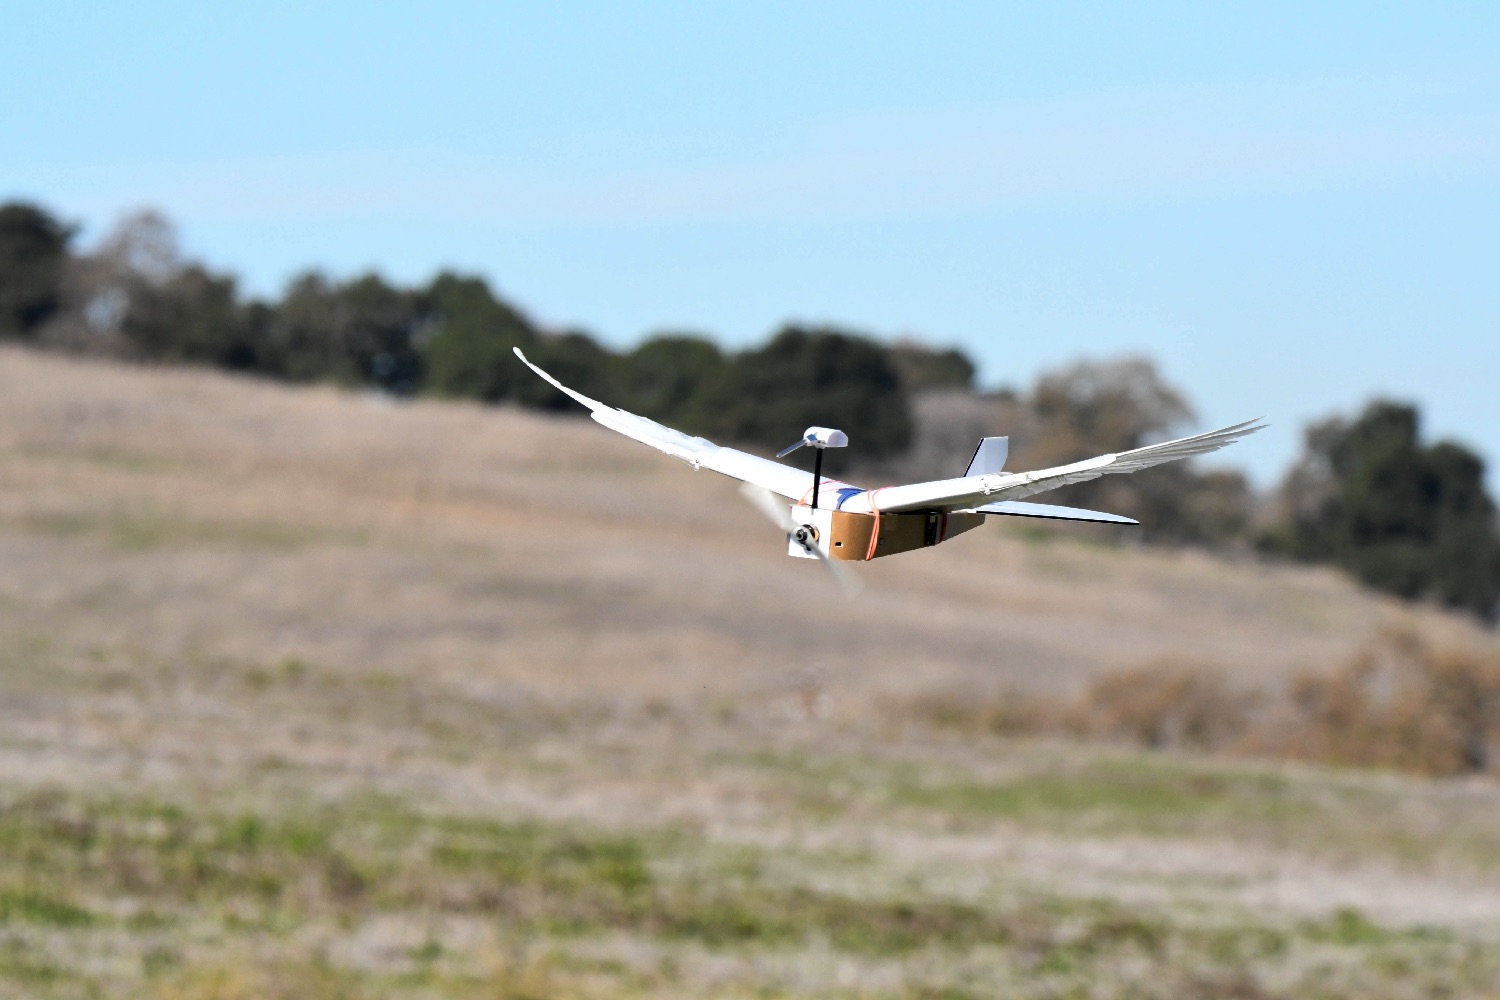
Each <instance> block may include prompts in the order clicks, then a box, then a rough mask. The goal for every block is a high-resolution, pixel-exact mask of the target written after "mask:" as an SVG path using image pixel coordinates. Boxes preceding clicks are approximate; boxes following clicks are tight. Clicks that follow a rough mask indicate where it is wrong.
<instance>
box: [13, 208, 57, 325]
mask: <svg viewBox="0 0 1500 1000" xmlns="http://www.w3.org/2000/svg"><path fill="white" fill-rule="evenodd" d="M72 236H73V231H72V229H70V228H68V227H67V226H64V225H63V224H62V223H60V222H58V221H57V220H56V219H54V218H53V217H52V216H50V215H48V214H47V213H46V212H44V211H43V210H42V209H40V208H38V207H36V206H35V205H28V204H26V203H24V202H11V203H10V204H6V205H0V337H25V336H28V335H30V334H31V333H32V332H33V331H34V330H35V329H36V328H37V327H38V326H40V325H41V323H42V322H43V321H44V320H46V319H47V318H48V317H49V316H51V315H52V314H53V313H55V312H56V311H57V310H58V308H59V307H60V306H61V304H62V285H63V274H64V271H65V269H66V268H67V264H68V241H69V240H70V239H72Z"/></svg>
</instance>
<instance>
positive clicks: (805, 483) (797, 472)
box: [511, 347, 844, 500]
mask: <svg viewBox="0 0 1500 1000" xmlns="http://www.w3.org/2000/svg"><path fill="white" fill-rule="evenodd" d="M511 349H512V350H513V351H515V353H516V357H518V358H520V359H521V361H522V362H524V363H525V365H526V367H527V368H530V369H531V370H532V371H534V372H536V373H537V375H539V376H541V377H542V378H543V379H544V380H545V381H546V382H548V383H549V384H550V385H552V386H553V387H554V388H555V389H557V390H558V391H559V392H562V393H565V394H567V395H568V396H571V397H572V398H573V399H575V400H577V401H578V402H579V403H582V404H583V405H584V406H586V407H588V409H589V412H590V415H591V416H592V417H593V418H594V420H595V421H597V422H598V423H600V424H603V425H604V426H605V427H608V428H609V429H610V430H612V431H614V432H615V433H617V434H623V435H625V436H626V437H628V438H631V439H632V440H635V441H639V442H640V443H641V444H644V445H648V446H650V447H652V448H655V449H656V450H657V451H659V452H662V453H664V454H667V455H671V456H672V457H673V458H675V459H678V460H679V461H682V462H686V463H687V464H688V465H691V466H692V467H693V468H694V469H699V468H703V469H710V470H712V471H714V472H717V473H720V474H721V475H725V476H729V477H730V478H732V479H738V480H740V481H741V482H745V483H752V484H754V485H756V486H759V487H761V488H762V489H767V490H770V491H771V492H772V493H777V494H780V495H781V496H784V497H786V498H788V499H790V500H800V499H801V498H802V497H803V496H804V495H805V494H807V493H808V492H810V491H811V490H812V485H813V477H812V473H811V472H803V471H802V470H801V469H794V468H792V467H791V466H789V465H782V464H781V463H780V462H773V461H771V460H770V459H768V458H761V457H760V456H759V455H751V454H749V453H748V452H743V451H738V450H736V449H734V448H722V447H720V446H719V445H716V444H714V443H713V442H712V441H709V440H708V439H706V438H701V437H693V436H691V435H688V434H684V433H682V432H681V431H678V430H673V429H672V428H670V427H667V426H666V425H664V424H659V423H657V422H656V421H655V420H649V419H647V418H646V417H642V416H637V415H636V414H634V413H630V412H629V411H627V410H621V409H619V408H617V407H614V406H608V405H606V404H604V403H601V402H599V401H598V400H597V399H590V398H589V397H588V396H585V395H584V394H583V393H581V392H576V391H574V390H572V389H569V388H568V387H567V386H565V385H563V384H562V383H561V382H559V381H558V380H557V379H555V378H553V377H552V376H551V375H549V374H547V373H546V372H545V371H543V370H542V369H540V368H538V367H537V366H536V365H534V364H532V363H531V361H530V360H529V359H528V358H527V357H526V355H525V354H522V353H521V349H520V348H519V347H513V348H511ZM830 483H832V485H834V486H842V485H844V484H842V483H834V482H833V481H832V480H829V479H826V478H825V479H824V488H828V487H829V484H830Z"/></svg>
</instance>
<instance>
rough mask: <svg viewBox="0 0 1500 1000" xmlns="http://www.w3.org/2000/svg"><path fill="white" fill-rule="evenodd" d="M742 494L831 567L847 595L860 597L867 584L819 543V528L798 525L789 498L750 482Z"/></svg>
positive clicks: (777, 525) (831, 571) (804, 547)
mask: <svg viewBox="0 0 1500 1000" xmlns="http://www.w3.org/2000/svg"><path fill="white" fill-rule="evenodd" d="M740 493H741V494H743V495H744V497H745V499H746V500H749V501H750V503H752V504H753V505H754V506H755V509H756V510H758V511H760V512H761V513H762V514H764V515H766V520H768V521H770V522H771V523H772V524H774V525H776V527H778V528H780V529H781V530H782V531H784V532H786V533H787V535H789V536H790V537H791V539H792V541H794V542H796V543H797V544H798V545H800V546H802V550H803V551H804V552H806V553H807V554H808V555H812V556H817V557H818V559H819V560H821V561H822V563H823V565H824V566H827V567H828V572H830V573H832V574H833V579H834V581H835V582H836V583H837V584H838V585H839V589H840V590H842V591H843V592H844V596H845V597H848V598H853V597H856V596H858V594H859V592H860V590H861V588H862V587H863V584H861V583H860V580H859V577H858V576H856V575H855V574H854V572H853V571H852V570H851V569H849V567H847V566H841V565H839V564H838V563H836V562H834V561H833V560H832V559H830V558H828V553H826V552H824V551H823V550H822V548H820V547H819V546H818V529H817V528H815V527H813V526H812V525H810V524H798V523H797V519H796V518H795V517H793V516H792V512H791V510H790V509H789V508H788V507H787V505H786V501H785V500H781V499H778V498H777V497H776V495H775V494H773V493H772V492H771V491H770V490H768V489H764V488H762V487H760V486H752V485H751V484H750V483H744V484H743V485H741V486H740Z"/></svg>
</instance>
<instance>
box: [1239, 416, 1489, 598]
mask: <svg viewBox="0 0 1500 1000" xmlns="http://www.w3.org/2000/svg"><path fill="white" fill-rule="evenodd" d="M1283 498H1284V500H1285V501H1286V514H1285V516H1284V519H1283V522H1282V524H1281V525H1279V526H1278V527H1277V529H1276V530H1275V531H1274V532H1272V533H1271V534H1269V535H1268V536H1267V537H1266V539H1265V544H1266V546H1267V547H1268V548H1270V549H1272V550H1274V551H1281V552H1284V553H1286V554H1289V555H1292V556H1294V557H1296V558H1299V559H1306V560H1314V561H1320V562H1333V563H1336V564H1338V565H1340V566H1343V567H1344V568H1346V569H1348V570H1349V571H1350V572H1352V573H1354V574H1355V575H1356V576H1357V577H1359V579H1360V580H1362V581H1363V582H1364V583H1366V584H1368V585H1369V586H1372V587H1375V588H1377V589H1379V590H1385V591H1388V592H1390V593H1393V594H1398V595H1400V596H1402V597H1407V598H1418V597H1423V598H1431V599H1435V600H1437V601H1440V602H1441V603H1443V604H1445V605H1448V606H1450V607H1457V608H1464V609H1467V610H1469V611H1473V612H1475V613H1476V614H1479V615H1481V616H1483V617H1485V618H1490V619H1493V618H1494V617H1495V613H1496V604H1497V601H1500V531H1497V528H1496V521H1495V505H1494V503H1493V501H1491V499H1490V497H1489V496H1488V494H1486V492H1485V490H1484V464H1483V462H1482V461H1481V460H1480V459H1479V457H1478V456H1476V455H1475V454H1474V453H1473V452H1470V451H1469V450H1468V449H1466V448H1464V447H1463V446H1461V445H1457V444H1453V443H1451V442H1441V443H1439V444H1436V445H1431V446H1426V445H1423V444H1422V443H1421V441H1420V435H1419V417H1418V413H1417V409H1416V407H1414V406H1411V405H1408V404H1402V403H1393V402H1389V401H1384V400H1377V401H1375V402H1373V403H1371V404H1370V405H1369V406H1368V407H1366V408H1365V411H1364V413H1362V414H1361V415H1360V417H1359V419H1358V420H1356V421H1355V422H1354V423H1352V424H1351V423H1347V422H1345V421H1343V420H1337V419H1335V420H1330V421H1326V422H1324V423H1322V424H1318V425H1316V426H1314V427H1312V428H1309V430H1308V434H1307V445H1306V452H1305V454H1304V456H1303V458H1302V459H1301V461H1300V462H1299V464H1298V465H1297V467H1296V468H1295V469H1293V471H1292V473H1291V475H1290V476H1289V477H1288V479H1287V482H1286V484H1285V485H1284V486H1283Z"/></svg>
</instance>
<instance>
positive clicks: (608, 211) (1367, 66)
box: [0, 0, 1500, 484]
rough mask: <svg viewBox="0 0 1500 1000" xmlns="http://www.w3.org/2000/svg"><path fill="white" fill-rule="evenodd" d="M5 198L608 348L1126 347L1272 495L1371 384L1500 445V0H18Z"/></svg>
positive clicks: (1435, 419)
mask: <svg viewBox="0 0 1500 1000" xmlns="http://www.w3.org/2000/svg"><path fill="white" fill-rule="evenodd" d="M15 196H24V197H31V198H36V199H39V200H41V201H43V202H44V203H46V204H47V205H49V206H50V207H52V208H53V209H54V210H56V211H58V212H60V213H62V214H63V215H65V216H66V217H68V218H70V219H73V220H76V221H78V222H81V223H83V224H84V225H85V230H84V240H85V242H87V240H88V239H90V238H96V237H97V235H98V234H99V233H100V232H101V231H103V230H104V229H105V228H107V226H108V225H109V223H110V222H111V221H112V220H113V219H115V218H116V217H118V216H119V215H120V214H121V213H122V212H125V211H127V210H130V209H132V208H135V207H139V206H143V205H152V206H156V207H159V208H161V209H163V210H164V211H166V212H167V213H168V214H169V215H170V216H171V217H172V218H173V219H174V220H175V221H176V222H177V223H178V225H179V227H180V229H181V231H182V234H183V239H184V243H185V246H186V249H187V250H188V251H189V252H190V253H191V254H193V255H196V256H200V257H202V258H205V259H206V260H208V261H209V262H210V263H211V264H213V265H215V266H217V267H221V268H228V269H232V270H234V271H236V272H238V273H239V274H241V275H242V276H243V279H244V281H245V283H246V286H247V287H248V288H249V289H250V290H251V291H254V292H257V293H274V292H275V291H277V290H278V289H279V288H280V287H281V285H282V284H283V283H284V282H285V281H286V279H287V278H288V277H289V276H290V275H292V274H293V273H295V272H297V271H299V270H302V269H305V268H307V267H319V268H323V269H326V270H329V271H331V272H333V273H335V274H339V275H349V274H353V273H356V272H358V271H361V270H364V269H369V268H375V269H378V270H380V271H382V272H384V273H386V274H387V275H389V276H391V277H394V278H396V279H399V280H420V279H423V278H425V277H427V276H428V275H430V274H431V273H432V272H433V271H434V270H436V269H437V268H439V267H444V266H453V267H459V268H462V269H464V270H468V271H476V272H480V273H483V274H485V275H487V276H488V277H490V278H491V279H492V280H493V282H494V283H495V285H496V286H497V287H498V288H499V289H500V290H501V291H502V293H503V294H505V295H507V296H508V297H509V298H511V299H512V300H513V301H515V302H516V303H518V304H519V305H521V306H522V307H523V308H525V309H526V310H527V311H529V312H530V313H532V314H533V315H534V316H535V317H536V318H537V319H538V320H540V321H542V322H544V323H547V324H552V325H572V326H580V327H583V328H586V329H588V330H590V331H592V332H593V333H595V334H596V335H597V336H599V337H601V338H602V339H603V340H605V341H607V342H609V343H611V344H615V345H625V344H629V343H631V342H633V341H635V340H637V339H639V338H640V337H642V336H644V335H645V334H647V333H649V332H651V331H655V330H661V329H679V330H681V329H687V330H694V331H700V332H704V333H708V334H711V335H713V336H715V337H717V338H718V339H720V340H721V341H723V342H725V343H726V344H730V345H740V344H746V343H750V342H753V341H757V340H759V339H761V338H763V337H764V336H765V335H766V334H767V333H768V332H769V331H770V330H771V329H772V328H774V327H775V326H776V325H778V324H780V323H781V322H783V321H786V320H789V319H798V320H804V321H826V322H833V323H838V324H842V325H847V326H851V327H855V328H859V329H863V330H867V331H869V332H872V333H874V334H877V335H879V336H883V337H894V336H898V335H916V336H919V337H921V338H923V339H926V340H929V341H931V342H934V343H939V344H957V345H959V346H961V347H963V348H964V349H965V350H966V351H968V352H969V353H970V354H971V355H972V356H973V357H974V358H975V359H976V360H978V361H979V363H980V365H981V375H982V378H983V380H984V381H985V382H987V383H991V384H999V383H1008V384H1015V385H1024V384H1026V383H1028V382H1029V381H1030V380H1031V379H1032V378H1033V377H1034V376H1035V375H1036V373H1037V372H1039V371H1041V370H1044V369H1046V368H1049V367H1054V366H1057V365H1060V364H1064V363H1066V362H1068V361H1070V360H1072V359H1074V358H1077V357H1081V356H1093V357H1101V356H1107V355H1113V354H1120V353H1124V352H1141V353H1146V354H1149V355H1151V356H1152V357H1154V358H1155V359H1156V360H1157V361H1158V363H1159V364H1160V366H1161V368H1162V369H1163V371H1164V372H1165V373H1166V374H1167V376H1168V377H1169V378H1170V379H1171V380H1172V381H1174V382H1175V383H1177V384H1179V385H1180V386H1182V387H1183V388H1184V389H1185V390H1186V391H1187V392H1188V394H1189V395H1190V396H1191V398H1192V399H1193V400H1194V402H1195V403H1196V405H1197V408H1198V411H1199V415H1200V417H1201V421H1200V422H1201V424H1203V425H1216V424H1219V423H1227V422H1230V421H1232V420H1236V419H1240V418H1242V417H1246V416H1253V415H1256V414H1264V415H1265V416H1267V417H1268V418H1269V419H1271V420H1272V421H1273V424H1274V426H1273V428H1272V429H1271V430H1269V431H1267V432H1265V433H1264V434H1262V435H1260V436H1258V437H1257V438H1253V439H1250V440H1249V441H1247V442H1245V443H1244V444H1243V445H1240V446H1237V448H1236V450H1235V453H1233V454H1232V456H1231V457H1232V458H1233V459H1234V460H1236V461H1237V462H1240V463H1244V464H1247V465H1249V467H1250V469H1251V471H1252V473H1253V474H1254V475H1255V477H1256V479H1257V481H1258V482H1260V483H1262V484H1268V483H1269V482H1271V481H1272V480H1273V479H1274V478H1275V477H1276V475H1278V474H1279V472H1280V470H1281V469H1282V468H1283V467H1284V465H1285V464H1286V463H1287V462H1288V461H1290V460H1291V458H1292V457H1293V455H1294V454H1295V453H1296V451H1297V448H1298V445H1299V441H1300V434H1301V428H1302V426H1303V424H1304V423H1305V422H1307V421H1308V420H1310V419H1313V418H1316V417H1318V416H1321V415H1324V414H1327V413H1329V412H1333V411H1343V412H1349V411H1351V410H1353V409H1354V408H1356V407H1357V406H1359V405H1360V404H1361V403H1362V402H1363V401H1364V400H1366V399H1367V398H1369V397H1370V396H1371V395H1373V394H1377V393H1382V394H1387V395H1394V396H1398V397H1402V398H1409V399H1414V400H1416V401H1418V402H1420V403H1421V405H1422V407H1423V411H1424V413H1425V415H1426V422H1427V427H1428V430H1429V432H1430V433H1432V434H1433V435H1435V436H1436V435H1445V436H1451V437H1455V438H1458V439H1459V440H1462V441H1465V442H1466V443H1468V444H1470V445H1471V446H1473V447H1476V448H1477V449H1478V450H1480V451H1481V453H1482V454H1484V455H1485V457H1486V458H1487V459H1488V460H1489V462H1490V463H1491V464H1492V465H1494V464H1496V463H1500V393H1497V392H1496V391H1495V389H1494V388H1493V383H1494V381H1495V376H1496V373H1497V372H1500V6H1496V5H1494V4H1477V3H1476V4H1442V3H1430V2H1429V3H1421V4H1415V3H1414V4H1410V5H1384V4H1374V3H1324V4H1320V5H1316V6H1314V5H1307V4H1286V5H1276V4H1268V3H1257V4H1244V5H1233V4H1181V5H1175V4H1109V5H1104V4H1048V5H1029V6H1021V5H1004V4H998V3H996V4H928V5H915V4H872V3H862V4H852V3H851V4H818V5H809V4H778V3H758V4H754V5H750V4H744V5H737V6H731V5H727V4H716V5H709V4H632V5H603V4H583V3H572V4H550V5H500V4H477V3H476V4H435V3H434V4H423V5H417V4H400V3H390V4H381V5H379V6H378V7H377V6H376V5H369V4H346V3H323V4H276V3H260V4H257V5H255V6H254V7H253V8H251V7H249V6H248V5H247V6H244V7H241V8H239V9H235V10H230V9H227V8H225V7H223V6H221V5H207V4H180V5H165V4H152V3H131V4H123V3H118V4H115V3H94V4H87V5H83V4H64V3H59V2H52V3H29V2H20V3H18V2H13V0H0V197H15ZM856 444H857V442H856ZM1497 471H1500V470H1495V469H1492V470H1491V476H1490V479H1491V482H1492V483H1496V482H1500V476H1497V475H1496V472H1497Z"/></svg>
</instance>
